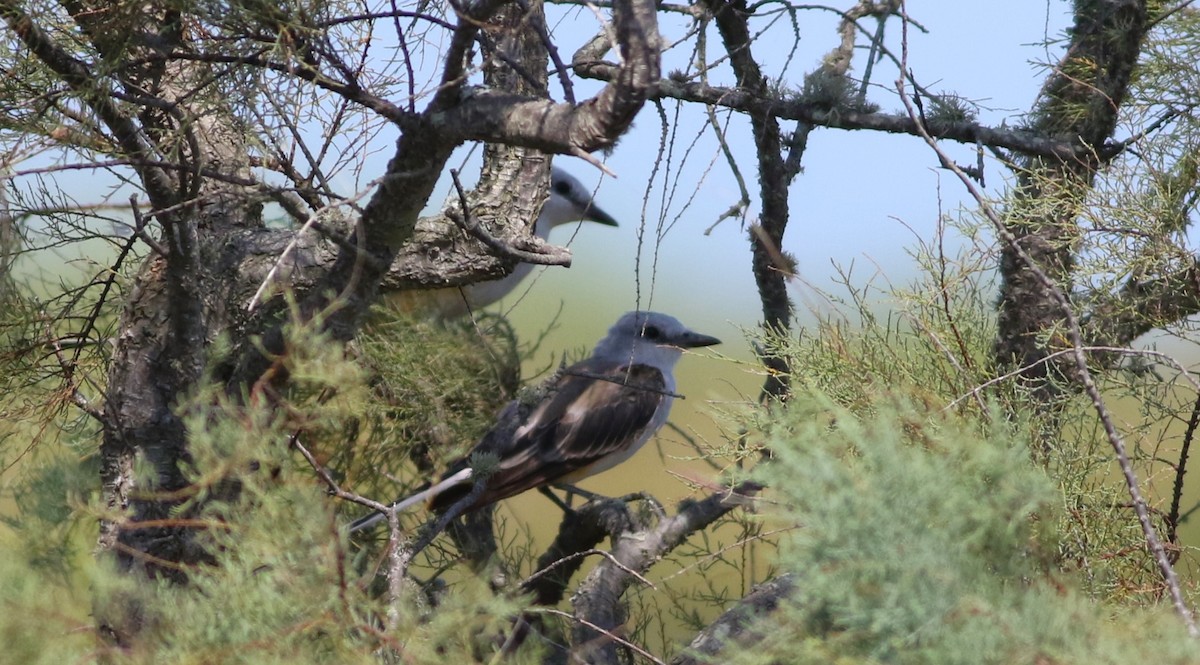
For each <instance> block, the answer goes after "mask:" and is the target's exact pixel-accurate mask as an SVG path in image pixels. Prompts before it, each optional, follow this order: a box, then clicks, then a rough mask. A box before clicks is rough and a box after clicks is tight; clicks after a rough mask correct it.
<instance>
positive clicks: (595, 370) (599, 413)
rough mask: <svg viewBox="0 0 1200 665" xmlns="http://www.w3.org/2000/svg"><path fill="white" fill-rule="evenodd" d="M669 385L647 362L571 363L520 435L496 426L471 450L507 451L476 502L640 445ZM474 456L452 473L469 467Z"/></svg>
mask: <svg viewBox="0 0 1200 665" xmlns="http://www.w3.org/2000/svg"><path fill="white" fill-rule="evenodd" d="M596 377H606V378H607V379H609V380H606V378H596ZM665 387H666V383H665V381H664V379H663V375H662V372H660V371H659V370H658V369H656V368H654V367H650V366H647V365H625V364H621V363H613V362H597V361H591V360H586V361H583V362H580V363H577V364H575V365H572V366H571V367H569V368H567V370H566V371H565V372H564V373H563V376H562V378H561V379H559V381H558V383H557V384H556V385H555V387H554V392H553V393H552V394H551V395H550V396H549V397H547V398H546V399H545V400H543V401H542V403H541V404H540V405H538V407H537V408H536V409H534V411H533V412H532V413H531V414H530V415H529V417H528V418H527V419H526V421H525V422H524V423H523V425H522V426H521V427H520V428H518V429H517V430H516V432H515V434H514V435H513V436H511V437H510V436H495V434H497V431H496V430H493V431H492V432H489V433H488V434H487V435H486V436H484V437H483V439H482V440H481V441H480V442H479V444H478V445H476V446H475V448H474V449H473V450H472V451H471V452H472V453H475V452H478V451H487V452H491V453H493V454H495V455H497V456H498V457H499V458H500V466H499V468H498V469H497V470H496V472H495V473H494V474H492V476H491V477H490V478H489V479H488V484H487V488H486V489H485V490H484V492H483V495H482V496H481V497H480V498H479V500H478V501H476V502H475V503H474V504H473V505H472V508H478V507H480V506H483V505H487V504H489V503H492V502H494V501H499V500H500V499H504V498H507V497H510V496H514V495H516V494H520V493H521V492H524V491H525V490H528V489H533V488H535V487H539V486H541V485H545V484H548V483H552V482H554V481H555V480H557V479H558V478H561V477H563V476H565V475H567V474H569V473H572V472H574V471H578V470H580V469H583V468H585V467H588V466H590V465H592V464H594V463H596V462H597V461H599V460H601V459H603V458H605V457H607V456H608V455H611V454H614V453H618V452H620V451H622V450H624V449H625V448H626V447H628V446H629V445H632V444H633V443H634V442H635V441H636V440H637V438H638V435H639V434H640V433H641V431H642V430H643V429H644V428H645V427H646V425H647V424H648V423H649V422H650V420H651V419H652V418H653V417H654V413H655V411H657V410H658V407H659V405H660V404H661V403H662V401H663V398H664V392H663V391H664V390H665ZM469 457H470V455H467V458H469ZM467 458H463V459H462V460H459V462H458V463H456V464H454V465H452V466H451V470H450V471H449V472H447V473H454V472H455V471H457V470H459V469H462V468H464V467H465V466H466V464H467V463H466V460H467ZM468 491H469V488H468V487H458V488H454V489H453V490H448V491H446V492H443V493H441V494H439V495H437V496H436V497H434V499H433V501H432V502H431V507H432V508H433V509H434V510H441V509H444V508H447V507H449V506H450V505H452V504H453V503H454V502H455V501H457V500H458V499H460V498H462V497H463V496H465V495H466V493H467V492H468Z"/></svg>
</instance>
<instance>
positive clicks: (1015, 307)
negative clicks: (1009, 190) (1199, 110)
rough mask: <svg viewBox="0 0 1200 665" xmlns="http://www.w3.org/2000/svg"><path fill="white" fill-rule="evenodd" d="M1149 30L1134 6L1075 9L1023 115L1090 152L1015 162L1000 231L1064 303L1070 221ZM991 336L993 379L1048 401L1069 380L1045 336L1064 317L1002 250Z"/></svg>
mask: <svg viewBox="0 0 1200 665" xmlns="http://www.w3.org/2000/svg"><path fill="white" fill-rule="evenodd" d="M1148 29H1149V17H1148V15H1147V7H1146V3H1145V2H1143V1H1140V0H1113V1H1106V2H1077V3H1075V24H1074V27H1073V29H1072V31H1071V42H1070V44H1069V46H1068V47H1067V52H1066V55H1065V56H1064V57H1063V59H1062V60H1061V61H1060V62H1059V63H1058V65H1057V66H1056V68H1055V71H1054V73H1053V74H1051V76H1050V77H1049V79H1048V80H1047V82H1046V84H1045V86H1044V88H1043V90H1042V94H1041V96H1040V97H1039V100H1038V102H1037V104H1036V106H1035V107H1034V109H1033V112H1032V113H1031V117H1032V118H1033V127H1032V128H1033V129H1034V130H1035V132H1037V133H1038V134H1041V135H1044V136H1048V137H1058V138H1061V139H1063V140H1071V139H1075V138H1078V139H1079V140H1080V141H1082V142H1083V144H1084V145H1086V146H1089V147H1090V148H1091V151H1092V153H1091V154H1090V155H1089V154H1086V153H1081V154H1080V156H1078V157H1067V158H1062V159H1058V158H1052V157H1030V158H1027V159H1025V160H1023V161H1022V162H1021V163H1020V165H1019V166H1020V173H1019V177H1018V181H1017V189H1016V193H1015V195H1014V196H1013V197H1012V204H1011V206H1010V208H1009V210H1008V213H1007V215H1006V219H1005V222H1006V224H1007V225H1008V228H1009V230H1010V231H1012V233H1013V234H1014V235H1015V236H1016V238H1017V240H1018V242H1019V243H1020V245H1021V247H1022V248H1023V249H1024V250H1025V252H1026V253H1028V255H1029V256H1030V257H1031V258H1032V259H1033V261H1034V262H1036V263H1037V264H1038V266H1039V267H1040V268H1041V269H1042V270H1043V271H1045V273H1046V274H1047V275H1048V276H1050V277H1051V279H1053V280H1054V281H1055V282H1056V284H1057V285H1058V287H1059V289H1060V290H1061V291H1062V292H1063V293H1065V294H1067V295H1068V297H1070V294H1071V293H1072V290H1073V287H1074V286H1075V284H1074V272H1075V267H1076V251H1077V241H1078V238H1079V233H1080V228H1079V224H1078V221H1077V217H1078V215H1079V213H1080V211H1081V206H1082V205H1083V204H1084V201H1085V199H1086V197H1087V196H1088V194H1089V193H1090V190H1091V187H1092V184H1093V181H1094V180H1095V177H1096V174H1097V171H1098V170H1099V169H1100V168H1101V167H1102V166H1103V165H1104V163H1105V162H1104V155H1105V143H1106V142H1107V141H1109V140H1110V139H1111V138H1112V136H1113V132H1114V130H1115V129H1116V125H1117V120H1118V118H1119V115H1120V110H1121V104H1122V102H1123V101H1124V99H1125V96H1126V92H1127V90H1128V88H1129V83H1130V80H1131V78H1132V76H1133V71H1134V67H1135V65H1136V63H1137V61H1138V57H1139V55H1140V54H1141V47H1142V42H1143V40H1144V38H1145V36H1146V31H1147V30H1148ZM1000 275H1001V280H1002V282H1001V286H1000V301H999V320H998V328H999V329H998V335H997V339H996V344H995V347H994V353H995V358H996V361H997V364H998V367H999V370H1000V371H1001V372H1004V371H1010V370H1012V369H1015V368H1023V371H1022V376H1023V377H1024V378H1025V379H1027V380H1028V381H1029V382H1030V385H1031V387H1033V388H1034V389H1035V390H1036V391H1037V392H1038V394H1039V395H1040V396H1041V397H1042V398H1043V399H1044V400H1046V401H1047V402H1053V400H1054V399H1055V398H1056V397H1057V395H1059V394H1060V393H1061V392H1062V386H1063V384H1062V383H1061V381H1060V379H1063V378H1068V379H1069V378H1070V377H1071V374H1072V372H1071V369H1070V368H1069V367H1068V364H1069V362H1070V361H1069V359H1064V361H1063V363H1047V362H1043V359H1045V358H1046V356H1047V355H1048V354H1049V353H1052V352H1053V351H1054V350H1056V349H1061V348H1063V347H1064V346H1065V342H1064V341H1063V340H1062V339H1061V338H1059V337H1058V336H1056V335H1054V334H1052V331H1055V330H1057V329H1061V327H1062V323H1063V321H1064V317H1063V312H1062V310H1061V308H1060V307H1059V306H1058V304H1056V303H1055V301H1054V299H1053V298H1052V297H1051V296H1050V294H1049V293H1048V292H1047V291H1046V289H1045V288H1044V287H1043V285H1042V283H1041V281H1040V280H1039V279H1038V278H1037V276H1036V275H1035V274H1034V273H1033V271H1031V270H1030V267H1029V266H1028V265H1026V264H1025V263H1024V262H1023V261H1022V260H1021V258H1020V257H1018V256H1017V254H1016V252H1014V251H1013V250H1012V248H1010V247H1008V246H1004V247H1002V248H1001V259H1000Z"/></svg>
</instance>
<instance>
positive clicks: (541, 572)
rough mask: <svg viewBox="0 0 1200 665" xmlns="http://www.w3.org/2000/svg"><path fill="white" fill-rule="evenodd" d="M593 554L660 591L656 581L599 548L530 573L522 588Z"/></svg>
mask: <svg viewBox="0 0 1200 665" xmlns="http://www.w3.org/2000/svg"><path fill="white" fill-rule="evenodd" d="M592 554H598V555H600V556H602V557H604V558H605V559H608V560H609V561H611V562H612V564H613V565H614V566H616V567H617V568H620V569H621V570H623V571H625V572H627V573H629V574H630V575H633V577H634V578H635V579H637V580H638V581H639V582H641V583H642V584H645V585H646V586H648V587H650V588H651V589H654V590H655V591H658V587H656V586H654V583H653V582H651V581H650V580H648V579H646V578H645V577H644V576H642V574H641V573H639V572H637V571H636V570H634V569H632V568H630V567H629V566H626V565H625V564H623V563H621V562H620V561H618V560H617V558H616V557H615V556H613V555H612V554H610V553H608V552H605V551H604V550H597V549H590V550H584V551H582V552H575V553H574V554H571V555H568V556H565V557H563V558H561V559H559V560H558V561H555V562H554V563H552V564H550V565H548V566H546V567H544V568H542V569H541V570H539V571H537V572H536V573H534V574H532V575H530V576H529V577H526V578H525V579H524V580H522V581H521V585H520V588H522V589H524V588H526V585H528V584H530V583H531V582H533V581H535V580H537V579H538V578H539V577H542V576H543V575H545V574H546V573H549V572H550V571H552V570H554V569H555V568H558V567H559V566H561V565H563V564H566V563H569V562H571V561H574V560H575V559H580V558H583V557H585V556H590V555H592Z"/></svg>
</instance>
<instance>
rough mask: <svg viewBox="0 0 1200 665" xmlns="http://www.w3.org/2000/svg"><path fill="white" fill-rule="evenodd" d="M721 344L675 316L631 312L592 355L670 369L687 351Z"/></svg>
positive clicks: (620, 320) (597, 346)
mask: <svg viewBox="0 0 1200 665" xmlns="http://www.w3.org/2000/svg"><path fill="white" fill-rule="evenodd" d="M720 343H721V340H719V339H717V338H716V337H711V336H709V335H702V334H700V333H698V332H695V331H694V330H691V329H690V328H688V327H687V326H685V325H683V324H682V323H680V322H679V319H676V318H675V317H673V316H668V315H666V314H660V313H658V312H641V311H639V312H628V313H626V314H624V315H622V316H621V318H620V319H617V322H616V323H615V324H613V327H612V328H609V329H608V335H606V336H605V337H604V339H602V340H600V343H598V344H597V345H596V350H595V351H594V352H593V354H592V355H593V357H595V358H598V359H602V360H613V361H618V362H625V361H632V362H635V363H641V364H645V365H652V366H654V367H658V368H659V369H663V370H669V369H671V367H673V366H674V365H675V362H676V361H677V360H679V356H681V355H682V354H683V350H684V349H694V348H698V347H702V346H712V345H713V344H720Z"/></svg>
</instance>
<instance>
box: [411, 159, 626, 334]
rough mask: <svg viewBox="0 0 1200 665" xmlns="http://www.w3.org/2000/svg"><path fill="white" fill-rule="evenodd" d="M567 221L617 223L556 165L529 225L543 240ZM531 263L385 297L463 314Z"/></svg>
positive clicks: (493, 296)
mask: <svg viewBox="0 0 1200 665" xmlns="http://www.w3.org/2000/svg"><path fill="white" fill-rule="evenodd" d="M571 222H596V223H597V224H603V225H605V226H617V220H615V219H613V218H612V216H610V215H609V214H608V213H606V212H604V211H603V210H601V209H600V207H599V206H598V205H596V202H595V201H593V200H592V193H591V192H590V191H589V190H588V189H587V188H586V187H584V186H583V184H582V183H580V182H579V181H578V180H576V179H575V178H574V176H572V175H571V174H569V173H567V172H566V171H563V170H562V169H560V168H558V167H552V168H551V170H550V196H549V198H547V199H546V203H545V205H543V206H542V212H541V214H539V215H538V218H537V221H536V222H535V223H534V225H533V235H535V236H537V237H538V238H541V239H542V240H546V239H547V238H548V237H549V236H550V230H551V229H553V228H554V227H556V226H561V225H563V224H570V223H571ZM533 268H534V266H533V264H531V263H518V264H517V267H516V268H514V269H513V271H512V272H511V273H509V274H508V275H507V276H505V277H502V278H501V279H497V280H492V281H487V282H476V283H474V284H468V285H466V286H463V287H461V288H450V289H428V290H421V291H402V292H400V293H398V294H396V295H395V296H394V297H390V298H389V300H390V302H392V303H393V304H395V305H396V306H398V307H400V308H401V309H402V310H404V311H412V312H414V313H417V312H426V311H428V312H429V314H430V315H431V316H434V317H437V318H441V319H454V318H459V317H463V316H466V315H467V314H469V313H470V312H472V311H475V310H478V309H481V308H483V307H487V306H488V305H491V304H492V303H494V302H497V301H499V300H500V299H501V298H503V297H504V296H506V295H508V294H509V293H510V292H512V291H513V289H515V288H517V285H518V284H520V283H521V280H523V279H525V277H527V276H528V275H529V273H531V272H533Z"/></svg>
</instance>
